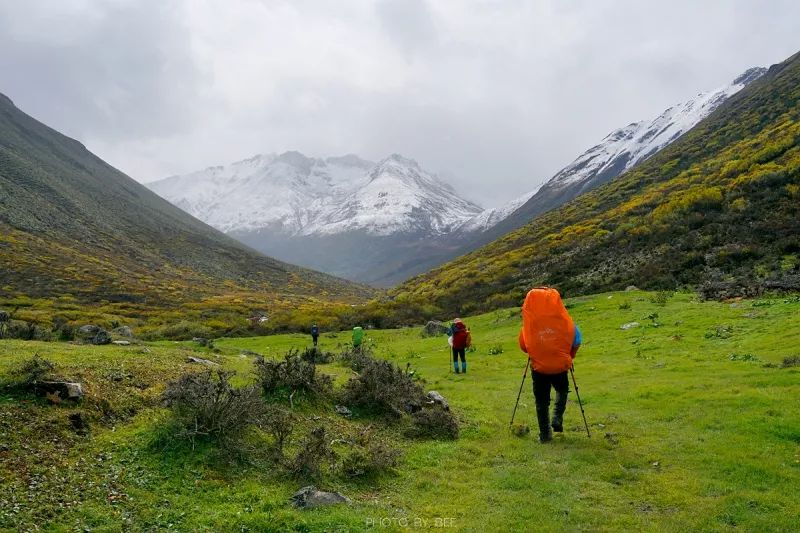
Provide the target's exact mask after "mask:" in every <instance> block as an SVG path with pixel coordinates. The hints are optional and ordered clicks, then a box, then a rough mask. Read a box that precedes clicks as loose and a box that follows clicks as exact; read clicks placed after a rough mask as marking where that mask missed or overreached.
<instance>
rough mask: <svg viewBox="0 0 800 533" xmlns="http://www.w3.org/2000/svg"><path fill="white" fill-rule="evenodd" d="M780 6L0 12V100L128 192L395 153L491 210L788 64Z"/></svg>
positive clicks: (791, 0)
mask: <svg viewBox="0 0 800 533" xmlns="http://www.w3.org/2000/svg"><path fill="white" fill-rule="evenodd" d="M798 21H800V2H797V1H796V0H786V1H780V0H772V1H735V0H702V1H698V0H671V1H669V2H665V1H651V2H648V1H643V0H586V1H579V0H552V1H533V0H531V1H522V0H429V1H425V0H380V1H366V0H364V1H355V0H354V1H348V0H336V1H324V0H320V1H315V0H284V1H281V0H225V1H222V0H216V1H210V0H209V1H204V0H174V1H171V0H152V1H150V0H108V1H100V0H47V1H45V0H41V1H37V0H26V1H22V0H0V92H2V93H4V94H6V95H7V96H9V97H10V98H11V99H12V100H14V102H15V103H16V104H17V106H18V107H20V108H21V109H22V110H23V111H25V112H27V113H29V114H31V115H33V116H34V117H36V118H37V119H39V120H41V121H43V122H45V123H47V124H48V125H50V126H52V127H54V128H56V129H58V130H60V131H61V132H63V133H65V134H67V135H69V136H71V137H75V138H77V139H79V140H80V141H82V142H83V143H84V144H86V145H87V147H88V148H89V149H90V150H92V151H94V152H95V153H96V154H98V155H99V156H100V157H102V158H104V159H105V160H107V161H108V162H110V163H111V164H113V165H114V166H116V167H118V168H120V169H121V170H123V171H125V172H126V173H128V174H129V175H131V176H132V177H133V178H135V179H137V180H139V181H142V182H147V181H152V180H154V179H158V178H162V177H165V176H168V175H171V174H176V173H185V172H190V171H193V170H198V169H200V168H204V167H207V166H210V165H216V164H224V163H229V162H232V161H235V160H240V159H244V158H246V157H249V156H251V155H254V154H256V153H266V152H282V151H285V150H299V151H301V152H303V153H305V154H306V155H311V156H324V155H339V154H344V153H356V154H359V155H361V156H362V157H365V158H368V159H373V160H378V159H380V158H382V157H384V156H386V155H389V154H391V153H393V152H398V153H401V154H403V155H406V156H408V157H412V158H414V159H417V160H418V161H420V162H421V163H422V164H423V165H424V166H426V167H427V168H429V169H431V170H434V171H437V172H440V173H442V174H444V175H446V176H448V179H449V180H450V181H451V182H453V183H454V185H455V186H456V187H457V189H458V190H459V191H460V192H461V193H462V194H463V195H464V196H466V197H468V198H470V199H473V200H477V201H478V202H479V203H481V204H482V205H486V206H493V205H497V204H499V203H502V202H503V201H506V200H509V199H512V198H514V197H516V196H518V195H520V194H521V193H524V192H526V191H528V190H529V189H532V188H533V187H534V186H535V185H537V184H538V183H540V182H542V181H543V180H546V179H547V178H548V177H550V176H551V175H552V174H554V173H555V172H556V171H557V170H558V169H559V168H561V167H563V166H565V165H566V164H567V163H569V162H570V161H571V160H572V159H574V158H575V157H576V156H577V155H579V154H580V153H581V152H583V151H584V150H585V149H587V148H589V147H590V146H592V145H594V144H596V143H597V142H598V141H599V140H600V139H601V138H602V137H604V136H605V135H606V134H607V133H609V132H610V131H611V130H613V129H615V128H617V127H620V126H624V125H626V124H628V123H630V122H634V121H637V120H641V119H644V118H650V117H653V116H655V115H657V114H659V113H660V112H661V111H662V110H664V109H665V108H667V107H669V106H670V105H672V104H674V103H677V102H679V101H681V100H684V99H686V98H689V97H691V96H693V95H694V94H696V93H697V92H700V91H705V90H709V89H713V88H716V87H719V86H721V85H724V84H726V83H727V82H729V81H730V80H732V79H733V78H734V77H735V76H736V75H737V74H739V73H740V72H742V71H744V70H745V69H746V68H748V67H750V66H756V65H763V66H767V65H770V64H772V63H776V62H779V61H782V60H783V59H785V58H786V57H788V56H789V55H791V54H793V53H794V52H796V51H798V50H799V49H800V33H798Z"/></svg>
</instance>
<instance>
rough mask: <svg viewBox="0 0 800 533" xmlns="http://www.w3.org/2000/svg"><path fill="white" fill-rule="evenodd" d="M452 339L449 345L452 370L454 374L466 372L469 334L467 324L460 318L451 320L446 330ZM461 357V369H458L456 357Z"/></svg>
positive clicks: (469, 341)
mask: <svg viewBox="0 0 800 533" xmlns="http://www.w3.org/2000/svg"><path fill="white" fill-rule="evenodd" d="M447 334H448V335H449V336H450V338H451V339H452V342H451V343H450V346H452V347H453V370H455V372H456V374H459V373H463V374H466V373H467V348H469V346H470V344H472V343H471V335H470V332H469V329H467V325H466V324H464V322H463V321H462V320H461V319H460V318H456V319H455V320H453V324H452V325H451V326H450V329H449V330H448V331H447ZM459 357H461V370H460V371H459V369H458V358H459Z"/></svg>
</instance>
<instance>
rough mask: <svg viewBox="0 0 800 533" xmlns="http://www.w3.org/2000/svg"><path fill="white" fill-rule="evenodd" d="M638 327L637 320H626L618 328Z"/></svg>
mask: <svg viewBox="0 0 800 533" xmlns="http://www.w3.org/2000/svg"><path fill="white" fill-rule="evenodd" d="M638 327H639V323H638V322H628V323H627V324H622V325H621V326H620V327H619V329H633V328H638Z"/></svg>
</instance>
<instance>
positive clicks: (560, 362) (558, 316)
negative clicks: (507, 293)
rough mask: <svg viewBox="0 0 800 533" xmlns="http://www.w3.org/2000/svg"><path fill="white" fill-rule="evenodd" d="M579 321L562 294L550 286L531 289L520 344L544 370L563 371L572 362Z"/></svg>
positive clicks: (524, 305)
mask: <svg viewBox="0 0 800 533" xmlns="http://www.w3.org/2000/svg"><path fill="white" fill-rule="evenodd" d="M574 340H575V324H574V322H573V321H572V318H571V317H570V316H569V313H567V309H566V307H564V303H563V302H562V301H561V295H560V294H558V291H557V290H555V289H551V288H548V287H541V288H536V289H531V290H530V291H529V292H528V295H527V296H526V297H525V303H524V304H522V329H521V330H520V332H519V345H520V348H522V351H524V352H526V353H527V354H528V357H529V358H530V360H531V365H533V369H534V370H535V371H536V372H540V373H542V374H559V373H561V372H566V371H567V370H569V369H570V367H571V366H572V356H571V355H570V353H571V351H572V343H573V341H574Z"/></svg>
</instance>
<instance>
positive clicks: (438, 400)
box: [427, 390, 450, 411]
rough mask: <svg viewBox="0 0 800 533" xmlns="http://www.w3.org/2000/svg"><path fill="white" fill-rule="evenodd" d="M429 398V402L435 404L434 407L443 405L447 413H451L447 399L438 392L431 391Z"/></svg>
mask: <svg viewBox="0 0 800 533" xmlns="http://www.w3.org/2000/svg"><path fill="white" fill-rule="evenodd" d="M427 397H428V400H429V401H430V402H433V404H434V405H441V406H442V408H443V409H444V410H445V411H449V410H450V404H449V403H447V400H446V399H445V397H444V396H442V395H441V394H439V393H438V392H436V391H435V390H432V391H430V392H429V393H428V396H427Z"/></svg>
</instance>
